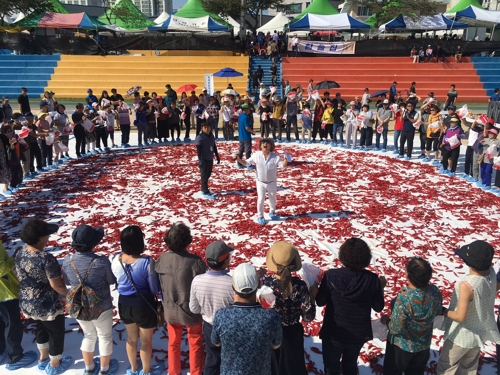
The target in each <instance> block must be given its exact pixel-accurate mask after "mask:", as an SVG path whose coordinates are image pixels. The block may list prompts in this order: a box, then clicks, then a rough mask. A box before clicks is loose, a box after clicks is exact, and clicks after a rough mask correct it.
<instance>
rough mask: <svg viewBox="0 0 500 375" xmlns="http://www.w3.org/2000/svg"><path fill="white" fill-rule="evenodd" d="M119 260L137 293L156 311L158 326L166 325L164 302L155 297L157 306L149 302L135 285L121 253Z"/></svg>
mask: <svg viewBox="0 0 500 375" xmlns="http://www.w3.org/2000/svg"><path fill="white" fill-rule="evenodd" d="M118 260H119V261H120V265H121V266H122V268H123V272H125V275H126V276H127V279H128V281H130V284H132V286H133V287H134V289H135V291H136V292H137V294H138V295H140V296H141V298H142V299H143V300H144V302H146V304H147V305H148V306H149V307H150V308H151V310H153V311H154V312H155V314H156V326H157V327H163V326H164V325H165V314H164V310H163V303H162V302H161V301H158V300H157V299H156V297H155V300H156V308H154V307H153V305H151V303H149V301H148V300H147V299H146V297H144V295H143V294H142V293H141V292H140V291H139V289H137V287H136V286H135V284H134V282H133V281H132V278H131V277H130V275H129V274H128V272H127V270H126V269H125V266H124V265H123V262H122V256H121V255H120V258H119V259H118Z"/></svg>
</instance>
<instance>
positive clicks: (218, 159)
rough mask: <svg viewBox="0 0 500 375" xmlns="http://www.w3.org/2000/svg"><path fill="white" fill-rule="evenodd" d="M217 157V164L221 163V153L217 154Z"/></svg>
mask: <svg viewBox="0 0 500 375" xmlns="http://www.w3.org/2000/svg"><path fill="white" fill-rule="evenodd" d="M215 158H216V159H217V164H220V157H219V155H215Z"/></svg>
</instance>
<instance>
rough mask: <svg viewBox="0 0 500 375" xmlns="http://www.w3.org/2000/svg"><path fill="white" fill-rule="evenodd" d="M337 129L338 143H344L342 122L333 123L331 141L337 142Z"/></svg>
mask: <svg viewBox="0 0 500 375" xmlns="http://www.w3.org/2000/svg"><path fill="white" fill-rule="evenodd" d="M337 131H338V132H339V135H340V143H341V144H342V143H344V124H333V142H334V143H337Z"/></svg>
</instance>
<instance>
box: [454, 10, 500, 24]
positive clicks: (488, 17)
mask: <svg viewBox="0 0 500 375" xmlns="http://www.w3.org/2000/svg"><path fill="white" fill-rule="evenodd" d="M448 16H449V17H450V16H451V15H448ZM454 16H455V18H456V19H457V20H460V22H465V23H467V24H469V25H471V26H486V27H491V26H492V25H496V24H499V23H500V11H494V10H484V9H480V8H477V7H473V6H468V7H467V8H465V9H464V10H461V11H460V12H457V13H455V14H454Z"/></svg>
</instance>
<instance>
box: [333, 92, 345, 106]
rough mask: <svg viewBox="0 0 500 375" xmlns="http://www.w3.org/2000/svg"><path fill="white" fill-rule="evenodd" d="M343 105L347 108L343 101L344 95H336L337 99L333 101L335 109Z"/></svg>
mask: <svg viewBox="0 0 500 375" xmlns="http://www.w3.org/2000/svg"><path fill="white" fill-rule="evenodd" d="M339 102H340V103H342V107H345V106H346V102H345V100H344V99H342V94H341V93H340V92H338V93H336V94H335V99H333V100H332V103H333V108H335V109H336V108H337V107H338V103H339Z"/></svg>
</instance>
